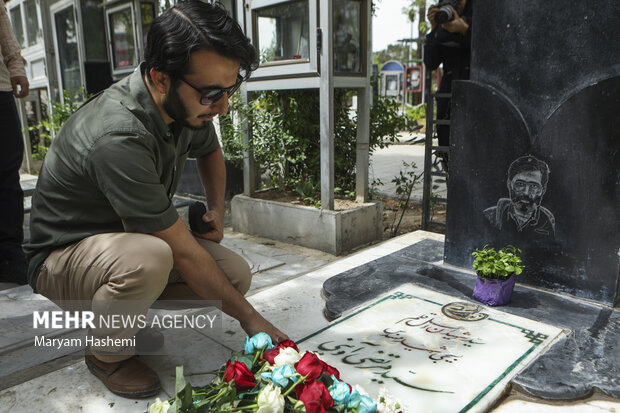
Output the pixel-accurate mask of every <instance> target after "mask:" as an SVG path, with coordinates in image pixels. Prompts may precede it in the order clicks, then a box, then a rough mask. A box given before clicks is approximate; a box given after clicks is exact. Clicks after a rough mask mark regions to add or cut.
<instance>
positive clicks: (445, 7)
mask: <svg viewBox="0 0 620 413" xmlns="http://www.w3.org/2000/svg"><path fill="white" fill-rule="evenodd" d="M437 7H439V9H437V12H436V13H435V23H437V24H444V23H447V22H450V21H452V20H454V10H456V8H457V7H458V1H457V0H440V1H439V3H438V4H437ZM453 9H454V10H453Z"/></svg>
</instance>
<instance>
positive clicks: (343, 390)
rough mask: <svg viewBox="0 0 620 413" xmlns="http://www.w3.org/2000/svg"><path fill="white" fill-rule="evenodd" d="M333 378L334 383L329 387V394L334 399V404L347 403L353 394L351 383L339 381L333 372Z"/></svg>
mask: <svg viewBox="0 0 620 413" xmlns="http://www.w3.org/2000/svg"><path fill="white" fill-rule="evenodd" d="M332 380H334V383H333V384H332V385H331V386H329V388H328V389H327V390H328V391H329V394H330V395H331V396H332V399H334V404H346V403H348V401H349V397H350V396H351V389H350V388H349V385H348V384H347V383H345V382H344V381H339V380H338V379H337V378H336V376H334V375H333V374H332Z"/></svg>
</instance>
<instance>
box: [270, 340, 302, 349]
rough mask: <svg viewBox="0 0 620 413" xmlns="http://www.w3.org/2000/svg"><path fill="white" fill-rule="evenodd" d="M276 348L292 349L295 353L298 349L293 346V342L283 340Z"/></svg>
mask: <svg viewBox="0 0 620 413" xmlns="http://www.w3.org/2000/svg"><path fill="white" fill-rule="evenodd" d="M276 347H279V348H285V347H292V348H294V349H295V351H297V352H299V349H298V348H297V345H296V344H295V342H294V341H293V340H284V341H282V342H280V344H278V345H277V346H276Z"/></svg>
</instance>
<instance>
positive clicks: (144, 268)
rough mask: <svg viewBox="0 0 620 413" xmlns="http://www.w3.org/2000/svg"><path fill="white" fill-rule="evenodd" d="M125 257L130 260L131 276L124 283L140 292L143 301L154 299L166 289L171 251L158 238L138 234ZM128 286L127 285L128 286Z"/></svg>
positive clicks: (171, 265)
mask: <svg viewBox="0 0 620 413" xmlns="http://www.w3.org/2000/svg"><path fill="white" fill-rule="evenodd" d="M132 241H133V245H132V246H131V247H130V248H129V250H128V251H126V254H125V257H126V258H128V259H130V260H131V267H133V270H132V271H131V273H132V274H130V275H129V274H128V275H129V276H128V277H126V279H125V282H126V283H127V284H130V285H132V286H133V288H135V289H136V290H139V291H140V293H139V294H140V295H141V296H143V297H141V298H143V299H151V298H152V299H155V298H157V297H158V296H159V295H160V294H161V292H162V291H163V290H164V288H165V287H166V284H167V283H168V276H169V274H170V271H171V270H172V267H173V264H174V260H173V258H172V249H171V248H170V246H169V245H168V244H167V243H166V242H165V241H163V240H162V239H160V238H157V237H155V236H153V235H146V234H139V235H137V237H133V239H132ZM128 286H129V285H128Z"/></svg>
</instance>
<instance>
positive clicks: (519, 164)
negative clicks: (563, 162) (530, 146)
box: [508, 155, 549, 188]
mask: <svg viewBox="0 0 620 413" xmlns="http://www.w3.org/2000/svg"><path fill="white" fill-rule="evenodd" d="M527 171H540V173H541V175H542V178H541V184H542V186H543V187H544V188H546V187H547V182H548V181H549V166H548V165H547V164H546V163H545V162H543V161H541V160H539V159H537V158H535V157H534V156H531V155H526V156H521V157H520V158H517V159H515V160H514V161H513V162H512V163H511V164H510V167H509V168H508V181H512V178H514V177H515V176H516V175H518V174H520V173H522V172H527Z"/></svg>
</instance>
